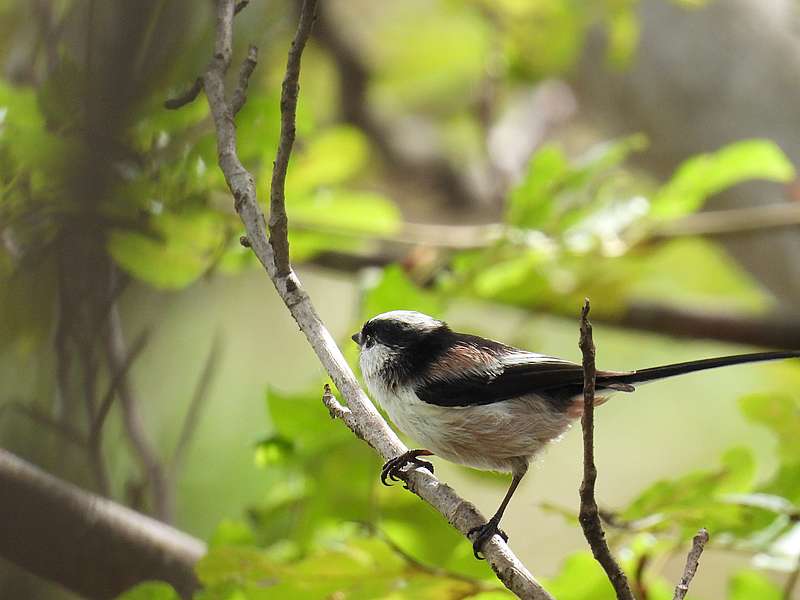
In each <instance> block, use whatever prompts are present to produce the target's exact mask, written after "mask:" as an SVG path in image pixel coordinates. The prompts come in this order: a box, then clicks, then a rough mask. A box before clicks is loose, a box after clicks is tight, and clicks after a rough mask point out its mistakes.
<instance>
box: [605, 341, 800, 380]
mask: <svg viewBox="0 0 800 600" xmlns="http://www.w3.org/2000/svg"><path fill="white" fill-rule="evenodd" d="M797 357H800V350H785V351H777V352H757V353H755V354H737V355H735V356H720V357H718V358H706V359H703V360H692V361H689V362H684V363H676V364H673V365H663V366H661V367H651V368H649V369H641V370H639V371H630V372H627V373H608V374H605V373H603V374H601V373H598V375H597V382H598V383H599V384H601V385H606V386H609V385H614V384H637V383H645V382H648V381H655V380H657V379H665V378H666V377H674V376H676V375H684V374H686V373H692V372H694V371H705V370H706V369H716V368H717V367H727V366H730V365H740V364H743V363H751V362H762V361H767V360H780V359H783V358H797Z"/></svg>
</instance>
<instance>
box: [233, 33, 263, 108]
mask: <svg viewBox="0 0 800 600" xmlns="http://www.w3.org/2000/svg"><path fill="white" fill-rule="evenodd" d="M257 64H258V48H256V47H255V46H253V45H252V44H251V45H250V47H249V48H248V49H247V58H246V59H245V60H244V62H243V63H242V66H241V68H240V70H239V85H237V86H236V89H235V90H234V91H233V97H232V98H231V112H232V113H233V114H234V115H235V114H237V113H238V112H239V111H240V110H242V107H243V106H244V103H245V102H247V86H248V85H249V84H250V76H251V75H252V74H253V71H254V70H255V68H256V65H257Z"/></svg>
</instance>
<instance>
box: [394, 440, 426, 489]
mask: <svg viewBox="0 0 800 600" xmlns="http://www.w3.org/2000/svg"><path fill="white" fill-rule="evenodd" d="M420 456H433V452H431V451H430V450H424V449H421V450H409V451H408V452H404V453H403V454H401V455H400V456H395V457H394V458H392V459H390V460H387V461H386V464H384V465H383V468H382V469H381V482H382V483H383V485H392V484H391V483H388V482H387V481H386V478H387V477H388V478H389V479H390V480H391V481H402V479H403V478H402V477H401V475H400V472H401V471H402V470H403V468H404V467H405V466H406V465H414V466H415V467H424V468H425V469H428V471H430V472H431V474H433V465H432V464H431V463H429V462H428V461H427V460H422V459H420V458H419V457H420ZM404 487H405V488H406V489H408V484H404Z"/></svg>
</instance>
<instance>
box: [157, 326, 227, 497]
mask: <svg viewBox="0 0 800 600" xmlns="http://www.w3.org/2000/svg"><path fill="white" fill-rule="evenodd" d="M221 355H222V340H221V338H220V337H219V336H218V335H217V336H215V337H214V341H213V342H212V343H211V350H210V351H209V352H208V357H207V358H206V362H205V364H204V365H203V370H202V372H201V373H200V378H199V379H198V380H197V385H196V386H195V389H194V394H192V401H191V402H190V403H189V408H188V409H187V411H186V416H185V417H184V419H183V426H182V427H181V433H180V435H179V436H178V443H177V444H176V445H175V451H174V452H173V454H172V460H171V461H170V467H169V474H170V478H171V479H172V483H173V485H174V482H175V477H176V475H177V474H178V472H179V471H180V469H181V467H182V466H183V462H184V459H185V457H186V452H187V451H188V449H189V445H190V443H191V440H192V436H193V435H194V432H195V431H196V429H197V423H198V422H199V420H200V413H201V411H202V409H203V405H204V404H205V402H206V399H207V398H208V390H209V388H210V387H211V382H212V381H213V380H214V375H215V373H216V370H217V366H218V364H219V359H220V356H221Z"/></svg>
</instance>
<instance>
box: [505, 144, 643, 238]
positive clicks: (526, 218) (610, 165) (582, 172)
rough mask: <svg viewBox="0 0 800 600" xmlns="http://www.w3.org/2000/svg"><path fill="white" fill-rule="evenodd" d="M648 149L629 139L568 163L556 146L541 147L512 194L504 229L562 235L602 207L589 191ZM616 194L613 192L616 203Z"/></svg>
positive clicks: (597, 148)
mask: <svg viewBox="0 0 800 600" xmlns="http://www.w3.org/2000/svg"><path fill="white" fill-rule="evenodd" d="M646 146H647V139H646V138H645V137H644V136H643V135H632V136H628V137H625V138H622V139H618V140H611V141H608V142H604V143H601V144H596V145H595V146H593V147H592V148H591V149H590V150H589V151H588V152H586V153H585V154H584V155H583V156H581V157H580V158H579V159H578V160H576V161H575V162H574V164H570V162H569V161H568V160H567V158H566V156H565V154H564V152H563V151H562V150H561V149H560V148H558V147H557V146H545V147H544V148H542V149H541V150H540V151H539V152H537V153H536V154H535V155H534V156H533V158H532V159H531V162H530V164H529V165H528V170H527V172H526V174H525V177H524V178H523V180H522V181H521V182H520V184H519V185H518V186H517V187H516V188H514V190H512V192H511V195H510V198H509V205H508V212H507V215H506V219H507V221H508V223H509V224H511V225H515V226H518V227H527V228H534V229H553V230H558V231H563V230H565V229H567V228H568V227H571V226H573V225H575V224H577V223H579V222H580V221H581V220H584V219H586V218H587V217H588V216H590V215H591V214H592V213H593V212H596V211H597V210H598V209H602V210H606V211H608V209H609V207H608V206H607V205H608V204H614V203H615V202H607V201H604V199H603V198H602V197H601V196H600V195H599V194H598V193H596V190H595V189H594V188H595V187H596V184H597V183H598V182H599V181H602V180H603V179H604V178H608V177H610V176H611V175H612V174H614V173H616V172H617V171H618V167H619V166H620V165H621V164H622V163H623V162H624V161H625V159H626V158H627V157H628V156H629V155H630V154H631V153H633V152H638V151H640V150H642V149H644V148H645V147H646ZM618 196H619V194H618V193H614V194H613V198H614V200H615V201H616V199H617V198H618Z"/></svg>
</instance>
